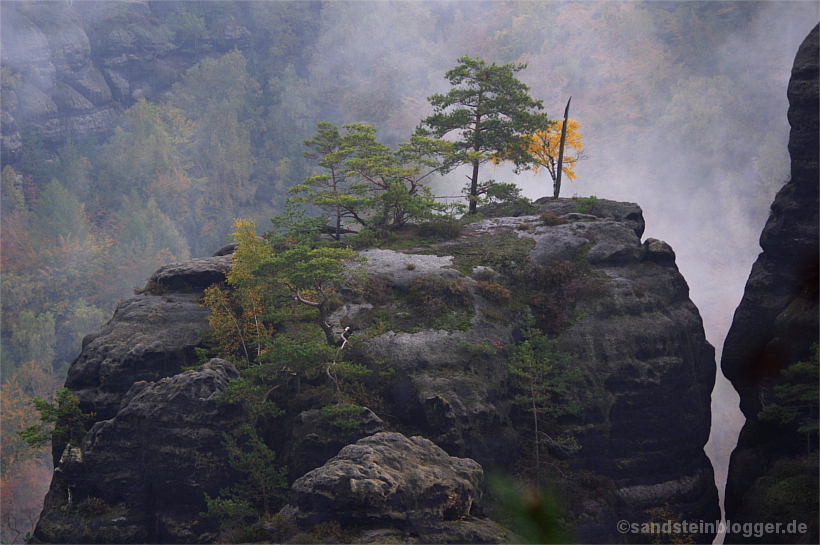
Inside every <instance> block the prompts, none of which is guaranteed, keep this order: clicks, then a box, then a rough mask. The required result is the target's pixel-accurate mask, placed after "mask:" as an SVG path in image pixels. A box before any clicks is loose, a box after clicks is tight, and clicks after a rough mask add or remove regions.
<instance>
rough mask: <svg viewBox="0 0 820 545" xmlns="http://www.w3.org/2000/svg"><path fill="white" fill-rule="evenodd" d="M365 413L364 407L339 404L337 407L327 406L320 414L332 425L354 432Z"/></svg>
mask: <svg viewBox="0 0 820 545" xmlns="http://www.w3.org/2000/svg"><path fill="white" fill-rule="evenodd" d="M363 412H364V407H361V406H359V405H353V404H350V403H337V404H336V405H325V406H324V407H322V409H321V412H320V414H321V415H322V418H323V419H325V420H327V421H328V422H329V423H330V425H332V426H336V427H337V428H341V429H343V430H352V429H354V428H356V427H357V426H358V425H359V423H360V422H359V419H358V417H359V416H361V415H362V413H363Z"/></svg>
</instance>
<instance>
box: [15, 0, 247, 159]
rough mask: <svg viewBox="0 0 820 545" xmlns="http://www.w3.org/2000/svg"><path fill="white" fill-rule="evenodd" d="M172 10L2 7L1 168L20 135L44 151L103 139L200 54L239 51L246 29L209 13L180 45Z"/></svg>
mask: <svg viewBox="0 0 820 545" xmlns="http://www.w3.org/2000/svg"><path fill="white" fill-rule="evenodd" d="M177 9H178V7H175V6H174V5H173V3H162V2H153V3H150V4H149V3H148V2H77V3H76V4H73V5H72V3H71V2H67V3H65V5H64V6H59V7H56V8H55V6H54V5H48V3H46V4H42V3H34V2H31V3H11V4H8V3H7V4H5V5H3V7H2V16H0V23H1V24H2V29H0V30H2V32H0V40H2V48H0V50H2V59H1V60H0V62H2V65H3V67H4V69H7V70H8V71H9V72H8V74H4V76H3V78H4V82H3V86H4V88H3V95H2V156H3V163H4V164H15V163H16V162H17V161H18V160H19V159H20V156H21V153H22V149H23V143H22V138H21V134H22V133H23V132H25V131H28V132H29V134H30V135H36V136H37V138H39V140H40V141H41V142H42V144H43V145H45V146H46V149H49V150H54V149H55V148H56V147H57V146H59V145H62V144H64V143H65V142H66V141H67V140H68V139H75V140H76V139H81V138H94V137H98V136H101V135H104V134H107V133H109V132H110V131H112V130H113V129H114V126H115V125H116V123H117V121H118V119H117V116H118V112H119V111H121V110H122V109H124V108H127V107H128V106H130V105H131V104H133V103H134V102H135V101H136V100H137V99H140V98H146V99H147V98H152V97H156V96H158V95H160V94H162V93H163V92H167V91H168V90H170V88H171V85H172V84H173V83H174V82H175V81H177V80H179V78H180V77H181V75H182V74H183V73H184V72H185V70H186V69H187V68H189V67H191V66H193V65H194V64H195V63H196V62H197V61H199V60H200V59H201V58H202V57H204V56H205V55H206V54H207V53H208V52H209V51H222V52H227V51H230V50H232V49H233V48H234V47H238V48H242V49H244V48H247V47H248V45H249V41H250V31H248V29H246V28H244V27H243V26H241V25H237V24H236V23H235V22H233V23H231V21H230V20H228V21H222V20H221V19H220V18H219V17H217V18H216V19H217V20H216V21H211V24H212V28H209V29H207V31H206V30H205V28H203V29H202V31H201V32H202V34H203V37H199V38H197V39H190V38H189V37H187V36H186V35H184V33H183V32H177V27H174V26H173V25H172V24H171V21H172V19H173V16H174V13H175V11H176V10H177ZM227 17H228V18H229V19H230V15H227ZM200 24H204V23H202V22H200ZM177 26H178V25H177ZM7 76H8V78H7Z"/></svg>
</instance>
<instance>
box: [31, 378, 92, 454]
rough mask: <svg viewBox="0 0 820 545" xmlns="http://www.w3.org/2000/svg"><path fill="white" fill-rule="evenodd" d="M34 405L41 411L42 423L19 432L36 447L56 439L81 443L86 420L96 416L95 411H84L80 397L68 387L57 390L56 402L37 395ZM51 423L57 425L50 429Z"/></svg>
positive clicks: (74, 443)
mask: <svg viewBox="0 0 820 545" xmlns="http://www.w3.org/2000/svg"><path fill="white" fill-rule="evenodd" d="M34 406H35V407H36V408H37V411H38V412H39V413H40V424H35V425H33V426H28V427H27V428H26V429H25V430H22V431H18V432H17V434H18V435H19V436H20V437H22V438H23V440H24V441H25V442H26V443H28V445H29V446H30V447H32V448H35V449H37V448H41V447H43V446H45V445H46V444H47V443H48V442H49V441H52V440H55V439H56V440H57V441H60V442H65V443H68V444H71V445H77V444H79V441H80V439H82V438H83V436H84V435H85V422H86V421H87V420H89V419H91V418H93V417H94V413H84V412H82V410H81V409H80V401H79V399H78V398H77V396H76V395H74V394H73V393H71V391H70V390H69V389H68V388H63V389H61V390H58V391H57V397H56V399H55V400H54V403H49V402H48V401H44V400H43V399H40V398H39V397H35V398H34ZM49 424H57V425H56V426H55V427H54V428H53V429H50V427H49V426H48V425H49Z"/></svg>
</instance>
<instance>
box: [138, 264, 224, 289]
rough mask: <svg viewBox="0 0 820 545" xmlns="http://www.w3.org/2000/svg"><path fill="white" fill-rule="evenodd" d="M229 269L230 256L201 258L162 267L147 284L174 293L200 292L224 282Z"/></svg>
mask: <svg viewBox="0 0 820 545" xmlns="http://www.w3.org/2000/svg"><path fill="white" fill-rule="evenodd" d="M230 268H231V256H230V255H224V256H214V257H202V258H199V259H193V260H191V261H185V262H183V263H171V264H170V265H164V266H162V267H160V268H159V269H158V270H157V272H155V273H154V274H152V275H151V278H150V279H149V280H148V282H149V283H152V284H158V285H161V286H163V287H165V288H167V289H170V290H174V291H180V290H200V291H201V290H203V289H205V288H207V287H208V286H210V285H212V284H218V283H220V282H222V281H224V280H225V272H226V271H228V270H229V269H230Z"/></svg>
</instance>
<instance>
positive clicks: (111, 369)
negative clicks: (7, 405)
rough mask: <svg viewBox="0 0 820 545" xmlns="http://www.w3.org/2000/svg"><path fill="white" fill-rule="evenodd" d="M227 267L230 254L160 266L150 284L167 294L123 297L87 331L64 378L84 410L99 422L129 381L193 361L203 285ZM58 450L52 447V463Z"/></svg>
mask: <svg viewBox="0 0 820 545" xmlns="http://www.w3.org/2000/svg"><path fill="white" fill-rule="evenodd" d="M229 266H230V258H229V257H212V258H200V259H194V260H192V261H190V262H187V263H184V264H174V265H167V266H165V267H162V268H161V269H160V270H159V271H157V272H156V273H155V274H154V276H153V277H152V282H153V285H154V286H155V287H156V288H158V289H157V290H156V291H157V292H159V293H162V292H163V291H166V292H167V293H164V294H159V295H157V294H156V293H154V294H152V293H144V294H142V295H138V296H136V297H131V298H129V299H125V300H124V301H122V302H121V303H120V304H119V305H118V306H117V310H116V311H115V312H114V317H113V318H111V320H110V321H109V322H108V323H107V324H105V325H104V326H103V327H102V328H101V329H99V330H98V331H96V332H95V333H92V334H90V335H87V336H86V337H85V339H83V345H82V352H81V353H80V355H79V356H78V357H77V359H76V360H75V361H74V362H73V363H72V364H71V367H70V368H69V371H68V375H67V377H66V387H67V388H70V389H71V390H72V391H73V392H74V393H75V394H76V395H77V396H78V397H79V398H80V407H81V408H82V409H83V411H84V412H94V413H96V414H97V418H98V419H100V420H106V419H109V418H113V417H114V416H115V415H116V414H117V411H118V410H119V406H120V402H121V401H122V398H123V396H124V395H125V393H126V392H127V391H128V390H129V389H130V388H131V384H133V383H134V382H137V381H140V380H144V381H154V380H159V379H161V378H164V377H169V376H173V375H175V374H176V373H178V372H179V370H180V369H181V368H182V367H184V366H190V365H193V363H194V362H195V361H196V355H195V353H194V348H195V347H197V346H200V345H201V343H202V339H201V338H200V336H199V333H200V331H202V330H204V329H207V327H208V311H207V309H205V308H204V307H202V306H200V304H199V297H200V296H201V294H202V290H203V289H204V288H206V287H207V286H209V285H210V284H212V283H215V282H219V281H221V280H224V278H225V273H224V269H226V268H228V267H229ZM170 290H175V291H170ZM61 448H62V445H60V446H59V448H57V449H55V461H56V460H57V459H58V457H59V456H60V453H61Z"/></svg>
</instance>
